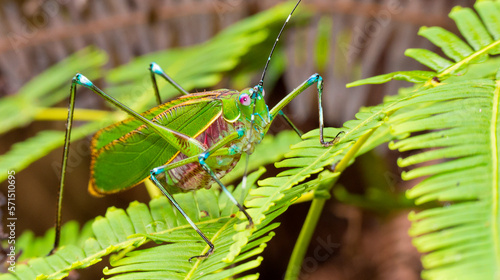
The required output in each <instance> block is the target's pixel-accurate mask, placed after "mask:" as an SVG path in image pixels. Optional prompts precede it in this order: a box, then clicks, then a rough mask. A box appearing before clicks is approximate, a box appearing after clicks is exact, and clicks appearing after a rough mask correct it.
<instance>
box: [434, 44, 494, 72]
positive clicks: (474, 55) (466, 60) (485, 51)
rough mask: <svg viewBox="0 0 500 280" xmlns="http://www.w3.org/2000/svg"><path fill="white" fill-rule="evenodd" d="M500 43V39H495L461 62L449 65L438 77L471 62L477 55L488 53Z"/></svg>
mask: <svg viewBox="0 0 500 280" xmlns="http://www.w3.org/2000/svg"><path fill="white" fill-rule="evenodd" d="M499 45H500V40H496V41H494V42H493V43H491V44H489V45H487V46H485V47H484V48H482V49H480V50H477V51H475V52H474V53H472V54H471V55H469V56H467V57H466V58H464V59H462V60H460V61H459V62H457V63H455V64H453V65H452V66H450V67H448V68H447V69H445V70H444V71H443V72H441V73H439V74H438V75H437V77H438V78H442V77H446V76H447V75H448V74H451V73H453V72H454V71H455V70H457V69H460V67H462V66H463V65H467V64H469V63H470V62H471V61H472V60H474V59H475V58H477V57H479V56H481V55H484V54H488V51H490V50H491V49H493V48H495V47H497V46H499Z"/></svg>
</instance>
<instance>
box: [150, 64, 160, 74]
mask: <svg viewBox="0 0 500 280" xmlns="http://www.w3.org/2000/svg"><path fill="white" fill-rule="evenodd" d="M149 69H151V72H153V73H155V74H159V75H161V74H162V73H163V70H162V69H161V67H160V66H159V65H158V64H156V63H155V62H151V63H150V64H149Z"/></svg>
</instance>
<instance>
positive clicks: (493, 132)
mask: <svg viewBox="0 0 500 280" xmlns="http://www.w3.org/2000/svg"><path fill="white" fill-rule="evenodd" d="M499 96H500V81H496V87H495V91H494V92H493V108H492V116H491V129H490V144H491V157H492V182H491V187H492V197H491V199H492V209H491V210H492V213H491V214H492V215H491V216H492V218H491V225H492V226H491V229H492V237H493V245H494V250H495V257H496V263H497V267H500V240H499V228H498V226H499V224H498V218H499V213H498V210H499V209H498V199H499V197H498V186H499V185H498V183H499V182H498V180H499V179H498V164H499V163H498V160H499V159H498V144H499V143H498V137H497V133H498V130H497V125H498V114H499V112H498V110H499V104H498V103H499V101H500V100H499V99H500V97H499Z"/></svg>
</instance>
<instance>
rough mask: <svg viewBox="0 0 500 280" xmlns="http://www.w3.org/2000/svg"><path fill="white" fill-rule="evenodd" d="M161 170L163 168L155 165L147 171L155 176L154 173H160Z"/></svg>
mask: <svg viewBox="0 0 500 280" xmlns="http://www.w3.org/2000/svg"><path fill="white" fill-rule="evenodd" d="M163 171H165V170H164V169H163V168H160V167H155V168H153V169H151V170H150V171H149V173H151V176H156V175H158V174H160V173H162V172H163Z"/></svg>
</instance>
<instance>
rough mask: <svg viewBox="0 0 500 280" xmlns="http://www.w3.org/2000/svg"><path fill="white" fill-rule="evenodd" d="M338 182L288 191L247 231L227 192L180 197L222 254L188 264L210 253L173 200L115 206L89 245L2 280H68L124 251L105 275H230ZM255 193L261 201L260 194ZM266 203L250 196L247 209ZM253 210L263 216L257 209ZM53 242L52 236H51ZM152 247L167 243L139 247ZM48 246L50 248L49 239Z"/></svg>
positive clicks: (253, 261)
mask: <svg viewBox="0 0 500 280" xmlns="http://www.w3.org/2000/svg"><path fill="white" fill-rule="evenodd" d="M264 171H265V170H263V169H261V170H260V171H258V172H255V173H252V174H251V175H250V176H249V178H248V181H249V182H248V184H252V185H253V184H255V181H256V180H257V178H258V176H260V175H261V174H262V173H263V172H264ZM332 177H333V176H330V177H329V176H324V177H322V179H321V180H319V179H316V180H313V181H311V182H309V183H308V184H307V185H301V186H297V187H296V188H293V189H291V190H288V191H284V192H283V193H281V196H280V198H281V199H276V200H274V201H273V203H272V205H271V206H269V207H267V208H266V209H260V211H258V212H259V213H262V215H263V217H264V218H262V219H260V220H259V222H257V223H256V225H255V227H254V228H253V229H246V228H243V229H242V227H241V222H240V219H237V218H234V215H232V214H233V213H234V212H235V211H237V208H236V207H234V206H233V205H232V204H230V203H228V201H227V198H226V196H225V194H219V193H218V192H217V191H216V190H214V189H210V190H205V189H203V190H199V191H197V192H194V193H193V192H190V193H180V194H176V195H175V198H176V200H177V201H178V203H179V204H181V205H183V208H184V209H185V210H186V212H187V213H188V215H190V217H191V218H192V219H193V221H194V222H195V223H196V224H197V226H198V227H199V228H200V229H201V230H202V231H203V232H205V233H206V234H207V236H208V237H209V238H210V240H211V241H212V242H213V243H214V244H215V246H216V250H215V253H214V254H213V255H211V256H210V257H209V258H207V259H205V260H197V261H194V262H193V263H189V262H188V261H187V260H188V259H189V258H190V257H191V256H193V255H199V254H200V253H202V252H204V251H206V250H208V247H207V246H206V244H205V243H204V242H203V241H202V240H201V239H200V238H199V236H198V234H197V233H196V232H195V231H193V230H192V228H191V227H190V226H189V224H187V222H186V221H185V219H184V218H183V217H182V216H181V215H180V214H178V213H177V211H176V210H175V209H174V208H173V207H172V206H171V205H170V203H169V202H168V200H167V199H166V198H165V197H160V198H157V199H154V200H152V201H151V202H150V207H149V208H148V207H147V206H146V205H145V204H142V203H138V202H133V203H131V205H130V206H129V208H128V209H127V210H126V212H125V211H124V210H122V209H117V208H114V207H111V208H109V209H108V211H107V213H106V216H105V217H97V218H96V220H95V221H94V222H93V223H92V230H93V235H94V237H91V238H88V239H86V240H85V242H83V245H81V246H79V245H67V246H63V247H61V248H60V249H59V250H58V251H57V252H56V253H55V254H54V255H52V256H48V257H43V258H35V259H31V260H29V261H28V264H27V265H22V264H18V266H17V270H16V273H15V274H4V275H1V276H0V279H2V280H4V279H34V278H36V277H38V278H37V279H49V278H50V279H61V278H63V277H65V276H67V275H68V272H69V271H71V270H73V269H81V268H85V267H88V266H90V265H93V264H94V263H96V262H99V261H100V260H101V259H102V258H103V257H104V256H106V255H110V254H112V253H118V254H117V255H114V256H111V258H110V261H111V265H113V266H115V268H110V269H108V268H106V269H105V271H104V273H105V274H108V275H114V276H112V277H111V278H110V279H137V277H138V278H140V279H164V278H165V277H167V278H170V279H176V278H179V279H201V278H203V279H222V278H226V277H231V276H234V275H235V274H238V273H242V272H244V271H246V270H248V269H251V268H254V267H256V266H258V265H259V264H260V262H261V260H262V259H261V258H260V257H257V258H254V257H255V256H257V255H259V254H260V253H261V252H262V251H263V249H264V248H265V243H266V242H268V241H269V240H270V239H271V238H272V236H273V235H274V234H273V233H272V232H271V231H272V230H273V229H274V228H276V227H277V226H278V224H276V223H272V221H273V220H274V219H275V218H276V217H277V216H278V215H280V214H281V213H283V212H284V211H285V210H286V209H287V207H288V206H289V205H290V204H291V201H293V200H295V199H297V198H298V197H299V196H300V194H301V192H300V191H299V190H302V191H310V190H313V189H314V188H316V187H317V186H318V185H320V184H322V183H324V181H325V180H327V179H331V178H332ZM325 178H327V179H325ZM256 190H257V189H256ZM271 191H272V192H273V193H274V194H275V195H274V197H276V194H277V193H278V192H280V191H281V190H279V189H275V190H269V189H268V190H267V191H265V192H262V190H261V191H258V194H257V195H258V196H259V197H260V196H261V195H266V194H268V193H270V192H271ZM239 192H241V186H239V187H238V188H237V189H236V190H235V192H234V193H233V194H234V195H235V196H236V197H238V195H239ZM252 193H253V195H255V192H252ZM259 197H251V198H248V199H247V204H248V201H252V200H255V199H258V198H259ZM186 206H187V207H186ZM264 206H268V204H266V205H264ZM249 210H252V211H253V212H257V211H256V210H257V207H256V206H254V207H252V208H251V209H249ZM249 212H250V211H249ZM241 218H242V219H245V218H244V217H241ZM243 223H245V222H243ZM245 232H248V234H245ZM242 233H243V234H242ZM47 236H49V237H48V238H50V237H51V235H50V234H48V235H47ZM149 241H155V242H157V243H164V242H166V243H167V244H164V245H160V246H157V247H154V248H148V249H136V248H137V247H139V246H141V245H143V244H145V243H147V242H149ZM45 242H46V243H47V244H50V243H49V242H50V241H48V239H46V238H45ZM132 250H133V251H132ZM130 251H132V252H130ZM123 256H125V257H123ZM235 263H236V265H235V266H234V264H235ZM172 264H176V265H175V266H174V265H172ZM134 277H135V278H134ZM162 277H163V278H162Z"/></svg>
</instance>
